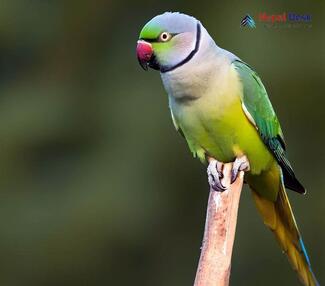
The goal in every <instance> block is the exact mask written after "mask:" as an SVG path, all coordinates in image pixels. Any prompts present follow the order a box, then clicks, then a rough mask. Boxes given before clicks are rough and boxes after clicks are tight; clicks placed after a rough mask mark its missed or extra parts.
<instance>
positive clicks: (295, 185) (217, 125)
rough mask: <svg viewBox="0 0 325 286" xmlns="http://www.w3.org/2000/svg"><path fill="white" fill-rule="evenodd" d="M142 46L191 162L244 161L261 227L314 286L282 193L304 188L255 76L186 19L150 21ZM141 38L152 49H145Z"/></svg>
mask: <svg viewBox="0 0 325 286" xmlns="http://www.w3.org/2000/svg"><path fill="white" fill-rule="evenodd" d="M161 33H168V34H169V35H170V37H168V39H169V40H167V41H163V40H160V35H161ZM140 39H142V42H141V43H140V45H139V49H140V50H139V51H138V52H137V54H138V59H139V62H140V64H141V66H142V67H146V65H145V64H149V66H151V67H153V68H155V69H160V72H161V73H160V74H161V77H162V81H163V84H164V87H165V89H166V91H167V93H168V98H169V106H170V110H171V114H172V118H173V122H174V125H175V127H176V129H177V130H178V131H179V132H180V133H181V134H182V135H183V136H184V137H185V139H186V141H187V143H188V146H189V148H190V150H191V152H192V153H193V155H194V156H196V157H198V158H199V159H200V160H201V161H202V162H204V163H206V162H207V158H208V157H212V158H215V159H216V160H218V161H221V162H225V163H226V162H232V161H234V160H235V159H236V158H238V157H240V156H243V155H245V156H246V157H247V158H248V161H249V165H250V170H249V172H247V173H246V174H245V181H246V182H247V183H248V185H249V186H250V188H251V190H252V194H253V198H254V201H255V204H256V206H257V209H258V211H259V213H260V214H261V216H262V218H263V221H264V223H265V224H266V225H267V226H268V227H269V228H270V229H271V230H272V231H273V233H274V234H275V236H276V238H277V241H278V242H279V244H280V247H281V249H282V250H283V251H284V252H285V253H286V254H287V256H288V258H289V261H290V263H291V265H292V267H293V268H294V269H295V270H296V271H297V273H298V276H299V278H300V280H301V281H302V282H303V284H304V285H306V286H315V285H319V284H318V282H317V280H316V278H315V276H314V274H313V272H312V270H311V266H310V262H309V258H308V256H307V252H306V249H305V247H304V244H303V242H302V238H301V235H300V233H299V230H298V227H297V224H296V222H295V218H294V216H293V212H292V209H291V206H290V203H289V200H288V197H287V194H286V191H285V187H288V188H290V189H292V190H294V191H297V192H299V193H304V192H305V189H304V187H303V186H302V185H301V184H300V183H299V181H298V180H297V178H296V176H295V174H294V172H293V169H292V167H291V164H290V162H289V161H288V159H287V157H286V152H285V149H286V146H285V142H284V136H283V133H282V130H281V127H280V124H279V120H278V118H277V116H276V114H275V112H274V110H273V107H272V104H271V102H270V100H269V97H268V95H267V92H266V90H265V88H264V85H263V83H262V81H261V79H260V78H259V76H258V75H257V73H256V72H255V71H254V70H253V69H252V68H251V67H249V66H248V65H247V64H246V63H244V62H242V61H241V60H239V59H238V58H237V57H236V56H235V55H233V54H231V53H229V52H228V51H226V50H223V49H221V48H220V47H218V46H217V45H216V44H215V42H214V41H213V39H212V38H211V36H210V35H209V34H208V32H207V31H206V30H205V29H204V27H203V26H202V24H201V23H200V22H199V21H197V20H196V19H195V18H193V17H191V16H188V15H185V14H181V13H165V14H162V15H159V16H157V17H154V18H153V19H152V20H150V21H149V22H148V23H147V24H146V25H145V27H144V28H143V29H142V31H141V34H140ZM145 39H147V40H148V39H149V42H150V43H147V44H145V45H144V44H143V40H145ZM155 39H156V40H155ZM144 46H145V50H146V51H148V50H150V49H151V50H152V51H150V52H149V55H150V59H147V56H148V54H146V53H144V50H142V51H141V47H144ZM139 57H140V58H139ZM166 67H168V69H166ZM166 71H167V72H166Z"/></svg>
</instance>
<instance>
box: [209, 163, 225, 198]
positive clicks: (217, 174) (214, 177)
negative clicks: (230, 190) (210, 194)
mask: <svg viewBox="0 0 325 286" xmlns="http://www.w3.org/2000/svg"><path fill="white" fill-rule="evenodd" d="M222 169H223V163H221V162H219V161H217V160H215V159H212V158H209V166H208V168H207V173H208V182H209V185H210V187H211V188H212V189H213V190H215V191H217V192H224V191H225V190H226V189H227V188H226V187H225V186H224V185H223V184H222V183H221V179H222V178H223V174H222Z"/></svg>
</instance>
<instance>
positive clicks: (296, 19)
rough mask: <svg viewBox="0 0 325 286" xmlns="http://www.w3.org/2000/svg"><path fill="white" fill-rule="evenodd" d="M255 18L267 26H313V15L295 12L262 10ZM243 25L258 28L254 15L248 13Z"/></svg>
mask: <svg viewBox="0 0 325 286" xmlns="http://www.w3.org/2000/svg"><path fill="white" fill-rule="evenodd" d="M255 19H258V22H259V23H260V24H262V25H263V26H264V27H265V28H303V27H305V28H311V27H312V15H311V14H308V13H306V14H299V13H295V12H282V13H279V14H269V13H267V12H260V13H258V14H257V15H256V17H255ZM240 25H241V26H242V27H249V28H256V24H255V21H254V19H253V17H252V16H250V15H249V14H247V15H246V16H245V17H244V18H243V19H242V20H241V22H240Z"/></svg>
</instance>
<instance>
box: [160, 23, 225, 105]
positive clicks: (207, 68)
mask: <svg viewBox="0 0 325 286" xmlns="http://www.w3.org/2000/svg"><path fill="white" fill-rule="evenodd" d="M229 63H230V60H229V58H228V57H227V56H226V54H225V51H224V50H223V49H221V48H219V47H218V46H217V45H216V44H215V42H214V40H213V39H212V38H211V37H210V35H209V34H208V32H207V31H206V30H205V29H204V27H202V37H201V42H200V46H199V50H198V52H197V53H196V54H195V55H194V57H193V58H192V59H191V60H190V61H189V62H187V63H185V64H184V65H182V66H180V67H178V68H176V69H175V70H173V71H170V72H166V73H161V78H162V81H163V84H164V87H165V89H166V91H167V93H168V95H169V97H170V98H171V99H173V100H176V101H179V102H190V101H194V100H196V99H199V98H200V97H202V96H203V95H204V94H205V93H207V92H208V90H207V89H209V88H211V87H215V81H216V75H218V74H219V75H220V76H221V77H222V74H223V73H224V70H225V69H226V68H227V66H229ZM212 83H214V84H212Z"/></svg>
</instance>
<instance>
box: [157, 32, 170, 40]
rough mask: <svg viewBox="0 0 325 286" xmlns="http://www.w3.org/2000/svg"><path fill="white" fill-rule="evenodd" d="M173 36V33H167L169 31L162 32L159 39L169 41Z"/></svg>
mask: <svg viewBox="0 0 325 286" xmlns="http://www.w3.org/2000/svg"><path fill="white" fill-rule="evenodd" d="M170 38H171V34H169V33H167V32H162V33H161V34H160V36H159V40H160V41H161V42H167V41H169V40H170Z"/></svg>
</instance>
